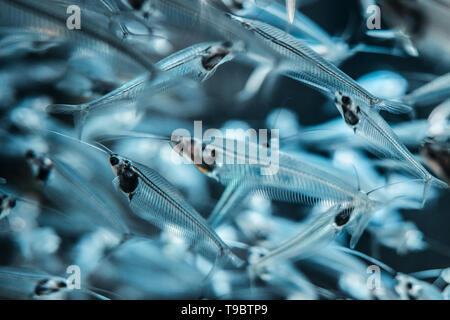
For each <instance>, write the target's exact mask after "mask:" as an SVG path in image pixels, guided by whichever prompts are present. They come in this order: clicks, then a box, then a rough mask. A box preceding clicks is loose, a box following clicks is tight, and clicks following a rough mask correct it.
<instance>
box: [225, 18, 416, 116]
mask: <svg viewBox="0 0 450 320" xmlns="http://www.w3.org/2000/svg"><path fill="white" fill-rule="evenodd" d="M230 17H231V18H232V19H233V20H235V21H237V22H238V23H240V24H241V25H242V26H243V27H244V28H245V29H247V30H250V31H252V32H253V33H254V34H255V35H256V36H257V37H258V38H259V39H262V40H263V41H264V42H265V43H268V44H269V45H270V46H271V47H272V48H273V49H274V50H276V51H277V52H278V53H279V54H281V55H282V56H283V57H284V58H285V60H284V61H283V62H281V63H280V65H279V66H277V71H278V72H280V73H281V74H283V75H285V76H287V77H290V78H293V79H295V80H298V81H300V82H303V83H306V84H308V85H310V86H312V87H313V88H315V89H317V90H319V91H321V92H323V93H324V94H325V95H327V96H328V97H330V98H332V97H333V95H334V94H335V93H336V92H338V91H341V92H344V93H346V94H347V95H349V96H350V97H352V98H353V99H355V100H356V101H358V103H361V104H364V105H365V106H368V107H369V108H371V109H374V110H386V111H389V112H392V113H407V112H410V111H411V107H410V106H408V105H406V104H404V103H402V102H396V101H390V100H382V99H380V98H377V97H375V96H373V95H372V94H371V93H369V92H368V91H366V90H365V89H364V88H362V87H361V86H360V85H359V84H358V83H357V82H356V81H355V80H353V79H352V78H350V77H349V76H348V75H346V74H345V73H344V72H342V71H341V70H340V69H338V68H337V67H335V66H334V65H333V64H331V63H329V62H327V61H326V60H325V59H323V58H322V57H320V56H319V55H318V54H317V53H315V52H314V51H313V50H311V49H310V48H309V47H308V46H306V45H305V44H303V43H302V42H301V41H300V40H299V39H296V38H294V37H293V36H291V35H289V34H288V33H286V32H284V31H282V30H280V29H277V28H275V27H272V26H270V25H268V24H266V23H263V22H260V21H256V20H251V19H245V18H241V17H237V16H233V15H230Z"/></svg>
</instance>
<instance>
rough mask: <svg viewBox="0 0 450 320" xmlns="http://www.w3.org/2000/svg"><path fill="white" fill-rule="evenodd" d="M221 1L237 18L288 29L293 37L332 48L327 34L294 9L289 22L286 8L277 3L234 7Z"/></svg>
mask: <svg viewBox="0 0 450 320" xmlns="http://www.w3.org/2000/svg"><path fill="white" fill-rule="evenodd" d="M222 1H223V2H224V4H225V5H227V7H228V8H229V9H230V10H231V11H232V12H233V13H234V14H236V15H237V16H241V17H244V18H247V19H256V20H260V21H264V22H266V23H269V24H271V25H274V26H276V27H278V28H280V29H281V28H286V29H288V31H289V33H290V34H292V35H293V36H296V37H301V38H303V37H308V38H312V39H315V40H317V41H319V42H320V43H323V44H326V45H327V46H329V47H333V46H334V42H333V40H332V38H331V37H330V36H329V35H328V33H327V32H326V31H325V30H323V29H322V28H321V27H320V26H319V25H317V24H316V23H315V22H313V21H312V20H311V19H310V18H308V17H307V16H305V15H304V14H302V13H301V12H299V11H297V10H296V8H295V7H294V8H293V9H294V11H295V16H294V19H292V22H291V21H289V17H288V16H287V15H286V9H287V7H286V6H284V5H282V4H281V3H279V2H275V1H272V2H270V1H262V2H261V1H255V0H244V1H243V2H242V4H240V5H236V2H234V1H230V0H222Z"/></svg>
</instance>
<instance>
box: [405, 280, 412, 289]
mask: <svg viewBox="0 0 450 320" xmlns="http://www.w3.org/2000/svg"><path fill="white" fill-rule="evenodd" d="M412 288H413V284H412V282H411V281H408V282H407V283H406V289H408V290H412Z"/></svg>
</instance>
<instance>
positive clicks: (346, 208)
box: [334, 204, 355, 228]
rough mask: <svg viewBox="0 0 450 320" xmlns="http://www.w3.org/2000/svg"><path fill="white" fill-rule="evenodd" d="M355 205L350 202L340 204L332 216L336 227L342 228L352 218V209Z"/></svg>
mask: <svg viewBox="0 0 450 320" xmlns="http://www.w3.org/2000/svg"><path fill="white" fill-rule="evenodd" d="M354 210H355V207H354V206H353V205H351V204H342V205H341V206H340V208H339V212H338V213H337V214H336V215H335V216H334V224H335V227H337V228H343V227H344V226H346V225H347V224H348V223H349V222H350V221H351V220H352V218H353V211H354Z"/></svg>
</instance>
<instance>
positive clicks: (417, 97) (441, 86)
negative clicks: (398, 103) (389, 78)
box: [403, 73, 450, 106]
mask: <svg viewBox="0 0 450 320" xmlns="http://www.w3.org/2000/svg"><path fill="white" fill-rule="evenodd" d="M448 97H450V73H447V74H444V75H442V76H439V77H437V78H436V79H434V80H433V81H430V82H428V83H427V84H425V85H423V86H421V87H419V88H417V89H415V90H413V91H412V92H410V93H408V94H407V95H406V96H404V97H403V101H405V102H407V103H409V104H411V105H419V106H420V105H429V104H431V103H434V102H436V101H439V100H443V99H445V98H448Z"/></svg>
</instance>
